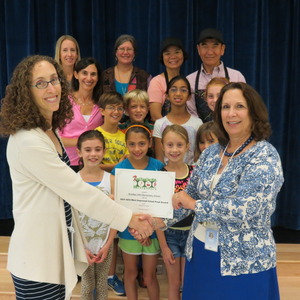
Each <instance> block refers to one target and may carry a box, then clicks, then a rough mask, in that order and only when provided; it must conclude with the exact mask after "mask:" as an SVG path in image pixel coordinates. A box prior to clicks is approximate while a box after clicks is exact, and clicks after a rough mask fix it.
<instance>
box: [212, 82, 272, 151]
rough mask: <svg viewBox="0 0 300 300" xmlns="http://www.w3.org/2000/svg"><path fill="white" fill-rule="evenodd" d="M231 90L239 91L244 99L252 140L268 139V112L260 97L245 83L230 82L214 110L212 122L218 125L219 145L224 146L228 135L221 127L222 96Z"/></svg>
mask: <svg viewBox="0 0 300 300" xmlns="http://www.w3.org/2000/svg"><path fill="white" fill-rule="evenodd" d="M233 89H238V90H241V92H242V94H243V96H244V98H245V99H246V102H247V105H248V109H249V116H250V119H251V121H252V128H251V133H252V135H253V137H254V140H255V141H261V140H264V139H268V138H269V137H270V135H271V132H272V130H271V125H270V123H269V117H268V110H267V107H266V105H265V103H264V102H263V100H262V98H261V96H260V95H259V94H258V92H257V91H256V90H255V89H254V88H253V87H251V86H250V85H249V84H247V83H244V82H231V83H229V84H227V85H225V86H224V87H223V88H222V90H221V92H220V96H219V98H218V100H217V102H216V107H215V110H214V121H215V123H216V124H217V125H218V127H219V129H220V130H221V134H222V135H221V136H219V143H220V144H221V145H223V146H225V145H226V144H227V143H228V141H229V136H228V133H227V132H226V130H225V128H224V126H223V122H222V117H221V111H222V100H223V96H224V94H225V93H226V92H227V91H229V90H233Z"/></svg>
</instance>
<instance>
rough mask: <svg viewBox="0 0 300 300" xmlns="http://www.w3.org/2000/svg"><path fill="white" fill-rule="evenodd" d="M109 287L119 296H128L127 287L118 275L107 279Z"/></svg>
mask: <svg viewBox="0 0 300 300" xmlns="http://www.w3.org/2000/svg"><path fill="white" fill-rule="evenodd" d="M107 284H108V287H109V288H110V289H111V290H112V291H113V292H114V293H115V294H116V295H118V296H126V293H125V288H124V284H123V282H122V281H121V280H120V279H119V278H118V276H117V275H114V277H113V278H108V279H107Z"/></svg>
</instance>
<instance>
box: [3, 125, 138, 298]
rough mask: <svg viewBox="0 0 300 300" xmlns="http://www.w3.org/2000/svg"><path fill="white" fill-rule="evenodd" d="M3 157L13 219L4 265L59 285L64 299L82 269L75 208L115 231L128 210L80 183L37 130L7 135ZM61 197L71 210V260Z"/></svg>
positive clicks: (120, 227)
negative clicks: (4, 157) (5, 160)
mask: <svg viewBox="0 0 300 300" xmlns="http://www.w3.org/2000/svg"><path fill="white" fill-rule="evenodd" d="M7 160H8V163H9V167H10V174H11V179H12V185H13V216H14V221H15V228H14V231H13V233H12V236H11V239H10V245H9V251H8V264H7V268H8V270H9V271H10V272H11V273H12V274H14V275H15V276H17V277H20V278H23V279H27V280H33V281H38V282H49V283H55V284H64V285H65V286H66V298H65V299H70V297H71V294H72V290H73V288H74V287H75V285H76V283H77V274H78V275H81V274H82V273H83V272H84V271H85V269H86V268H87V260H86V256H85V251H84V243H85V239H84V237H83V234H82V232H81V228H80V225H79V224H80V223H79V221H78V216H77V212H76V210H79V211H82V212H83V213H84V214H86V215H88V216H90V217H92V218H94V219H96V220H99V221H101V222H103V223H107V224H109V225H110V226H111V227H112V228H115V229H117V230H119V231H123V230H125V228H126V227H127V226H128V224H129V222H130V219H131V216H132V213H131V211H130V210H129V209H127V208H125V207H122V206H120V205H118V204H117V203H115V202H114V201H111V199H110V198H108V196H106V195H105V194H104V193H103V192H101V191H100V190H99V189H95V188H94V187H93V186H91V185H89V184H87V183H86V182H84V181H83V180H82V179H81V178H80V176H78V175H77V174H76V173H75V172H74V171H73V170H72V169H71V168H69V167H68V166H67V165H66V164H65V163H64V162H62V161H61V159H60V158H59V156H58V153H57V151H56V149H55V146H54V144H53V143H52V141H51V140H50V138H49V137H48V136H47V135H46V134H45V132H44V131H43V130H41V129H39V128H37V129H31V130H20V131H18V132H17V133H16V134H14V135H12V136H10V138H9V141H8V145H7ZM63 199H64V200H66V201H67V202H68V203H69V204H70V205H71V206H72V207H73V208H75V209H72V212H73V227H74V229H75V234H74V258H73V256H72V253H71V250H70V244H69V240H68V235H67V227H66V219H65V211H64V203H63Z"/></svg>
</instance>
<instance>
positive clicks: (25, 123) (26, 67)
mask: <svg viewBox="0 0 300 300" xmlns="http://www.w3.org/2000/svg"><path fill="white" fill-rule="evenodd" d="M40 61H47V62H49V63H50V64H52V65H53V66H54V67H55V69H56V72H57V75H58V77H59V78H60V80H61V82H60V84H61V99H60V105H59V109H58V110H57V111H55V112H54V113H53V118H52V124H49V123H48V122H47V121H46V119H45V118H44V117H43V115H42V114H41V112H40V111H39V109H38V107H37V105H36V104H35V102H34V101H33V99H32V93H31V91H30V84H31V80H32V70H33V68H34V66H35V65H36V64H37V63H38V62H40ZM68 93H69V88H68V83H67V81H66V79H65V75H64V73H63V71H62V69H61V67H60V66H59V64H58V63H57V62H56V61H55V60H54V59H53V58H52V57H49V56H42V55H33V56H28V57H26V58H25V59H23V60H22V61H21V62H20V63H19V64H18V65H17V67H16V68H15V70H14V72H13V75H12V78H11V82H10V84H9V85H8V86H7V87H6V92H5V97H4V98H3V99H2V100H1V104H2V105H1V111H0V135H3V136H6V135H10V134H14V133H16V132H17V131H18V130H20V129H27V130H30V129H32V128H37V127H39V128H41V129H43V130H44V131H46V130H47V129H49V127H51V126H52V128H53V129H57V128H59V129H62V128H63V127H64V126H65V125H66V123H67V122H70V121H71V120H72V117H73V111H72V105H71V103H70V101H69V99H68Z"/></svg>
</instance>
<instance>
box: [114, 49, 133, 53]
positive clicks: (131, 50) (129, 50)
mask: <svg viewBox="0 0 300 300" xmlns="http://www.w3.org/2000/svg"><path fill="white" fill-rule="evenodd" d="M117 50H119V51H121V52H125V51H127V52H128V53H132V52H133V51H134V49H133V48H118V49H117Z"/></svg>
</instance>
